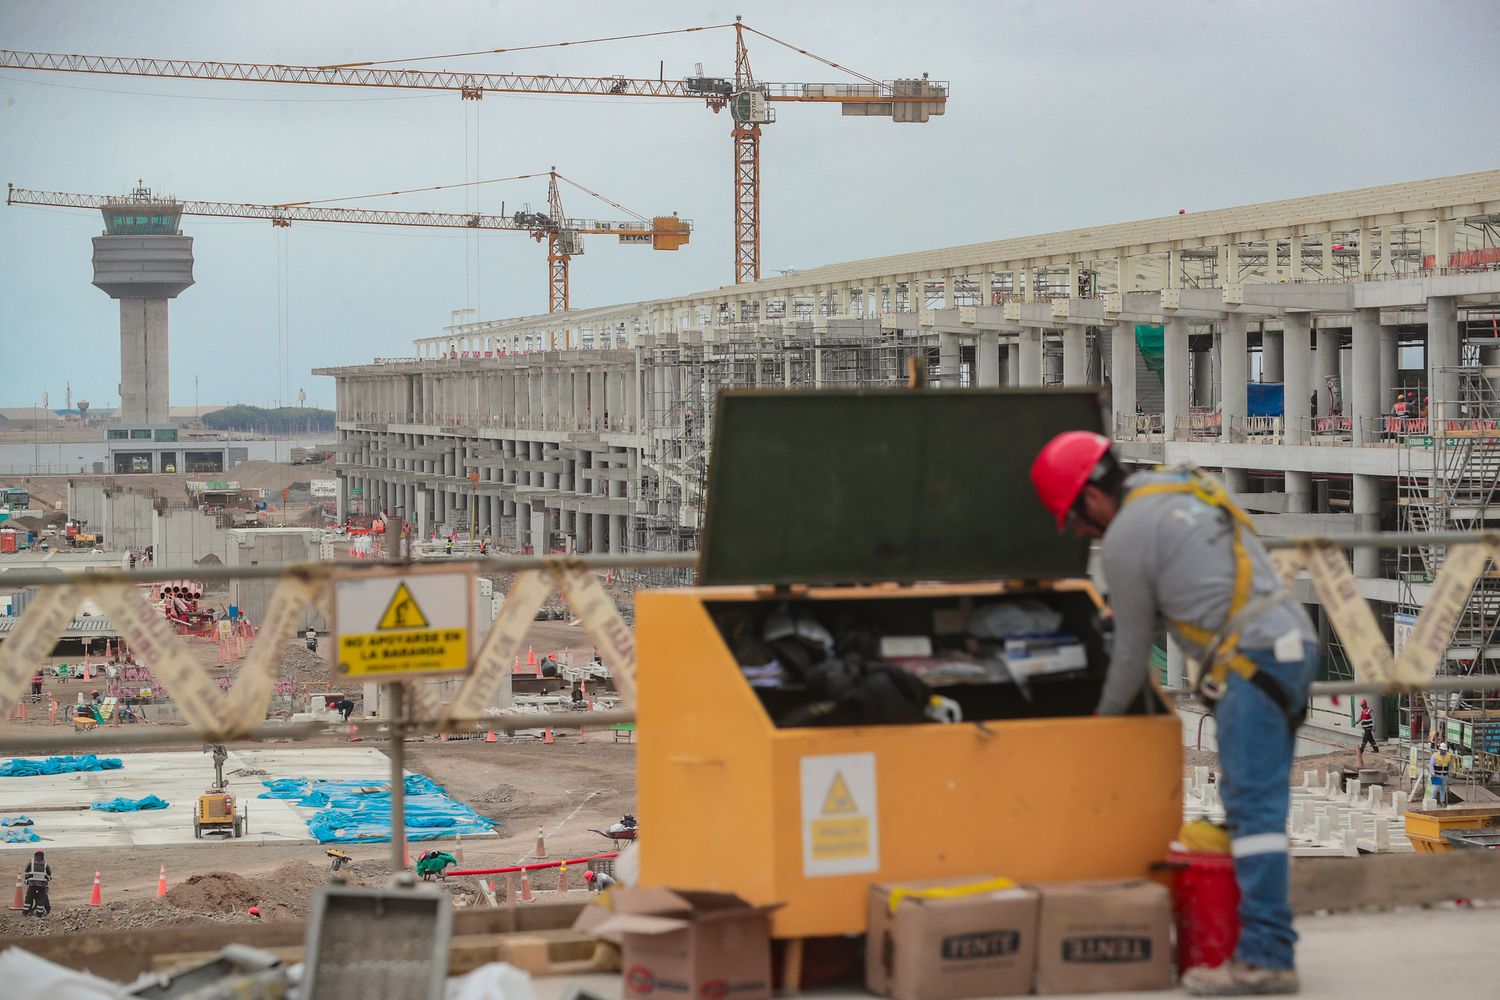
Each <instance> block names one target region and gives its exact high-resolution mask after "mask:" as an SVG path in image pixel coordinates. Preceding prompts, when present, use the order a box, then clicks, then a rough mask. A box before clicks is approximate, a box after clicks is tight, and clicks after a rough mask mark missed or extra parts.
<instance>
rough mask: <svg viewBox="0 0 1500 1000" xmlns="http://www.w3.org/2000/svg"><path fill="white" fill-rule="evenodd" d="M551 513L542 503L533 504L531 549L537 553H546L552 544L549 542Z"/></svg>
mask: <svg viewBox="0 0 1500 1000" xmlns="http://www.w3.org/2000/svg"><path fill="white" fill-rule="evenodd" d="M550 520H551V515H550V514H549V513H548V511H547V508H546V507H543V506H542V505H541V504H533V505H531V551H532V553H533V554H535V555H539V556H541V555H546V554H547V552H548V550H549V549H550V548H551V546H550V545H549V544H548V541H549V539H548V530H547V529H548V522H549V521H550Z"/></svg>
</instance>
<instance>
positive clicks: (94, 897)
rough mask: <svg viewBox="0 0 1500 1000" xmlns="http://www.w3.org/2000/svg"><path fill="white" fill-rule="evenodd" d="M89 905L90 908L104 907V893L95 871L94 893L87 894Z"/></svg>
mask: <svg viewBox="0 0 1500 1000" xmlns="http://www.w3.org/2000/svg"><path fill="white" fill-rule="evenodd" d="M89 905H90V906H103V905H104V892H103V890H102V888H101V887H100V880H99V873H98V872H97V871H96V872H94V891H93V892H91V893H89Z"/></svg>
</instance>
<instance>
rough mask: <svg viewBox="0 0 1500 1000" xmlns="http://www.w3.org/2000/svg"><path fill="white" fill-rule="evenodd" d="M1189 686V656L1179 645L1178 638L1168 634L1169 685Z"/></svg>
mask: <svg viewBox="0 0 1500 1000" xmlns="http://www.w3.org/2000/svg"><path fill="white" fill-rule="evenodd" d="M1187 686H1188V672H1187V656H1186V655H1185V654H1184V653H1183V651H1182V647H1181V646H1179V645H1177V640H1176V639H1173V638H1172V637H1171V636H1170V635H1168V636H1167V687H1173V688H1186V687H1187Z"/></svg>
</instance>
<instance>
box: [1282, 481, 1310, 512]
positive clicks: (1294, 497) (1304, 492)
mask: <svg viewBox="0 0 1500 1000" xmlns="http://www.w3.org/2000/svg"><path fill="white" fill-rule="evenodd" d="M1312 509H1313V482H1312V473H1311V472H1290V471H1289V472H1287V474H1286V512H1287V513H1288V514H1311V513H1312Z"/></svg>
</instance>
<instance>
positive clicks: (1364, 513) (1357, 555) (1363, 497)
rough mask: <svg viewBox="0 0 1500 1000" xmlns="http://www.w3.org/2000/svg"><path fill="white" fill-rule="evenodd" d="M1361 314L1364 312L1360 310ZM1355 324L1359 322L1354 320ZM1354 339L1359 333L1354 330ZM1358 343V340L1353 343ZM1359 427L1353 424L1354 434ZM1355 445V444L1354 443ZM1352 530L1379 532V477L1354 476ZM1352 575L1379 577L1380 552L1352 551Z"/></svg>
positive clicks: (1367, 550) (1372, 550)
mask: <svg viewBox="0 0 1500 1000" xmlns="http://www.w3.org/2000/svg"><path fill="white" fill-rule="evenodd" d="M1360 311H1361V312H1363V311H1364V310H1360ZM1355 322H1356V323H1358V322H1359V321H1358V320H1357V319H1356V320H1355ZM1354 335H1355V336H1356V337H1358V336H1359V331H1358V330H1357V329H1356V330H1355V334H1354ZM1355 343H1356V344H1358V343H1359V341H1358V340H1356V341H1355ZM1358 430H1359V425H1358V424H1355V431H1356V433H1357V432H1358ZM1356 443H1357V442H1356ZM1353 512H1354V530H1355V531H1357V532H1373V531H1379V530H1380V477H1379V476H1355V477H1354V497H1353ZM1354 575H1355V576H1359V577H1373V576H1379V575H1380V550H1379V549H1374V548H1359V549H1355V550H1354Z"/></svg>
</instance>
